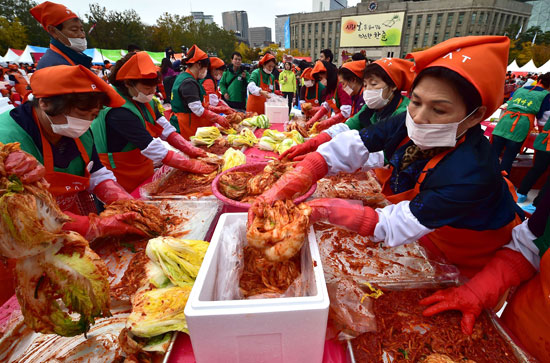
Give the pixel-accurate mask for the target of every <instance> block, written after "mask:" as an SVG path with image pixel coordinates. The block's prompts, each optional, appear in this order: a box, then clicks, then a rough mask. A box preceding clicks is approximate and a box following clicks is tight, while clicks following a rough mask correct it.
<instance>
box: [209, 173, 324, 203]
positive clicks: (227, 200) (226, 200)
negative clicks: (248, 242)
mask: <svg viewBox="0 0 550 363" xmlns="http://www.w3.org/2000/svg"><path fill="white" fill-rule="evenodd" d="M267 164H268V163H250V164H244V165H239V166H236V167H234V168H231V169H227V170H226V171H224V172H222V173H220V174H218V176H217V177H216V179H214V180H213V181H212V193H214V195H215V196H216V197H217V198H218V199H219V200H221V201H222V202H223V203H224V204H225V205H227V206H229V208H226V209H225V211H226V212H242V211H247V210H248V209H249V208H250V203H242V202H239V201H237V200H233V199H230V198H228V197H226V196H225V195H223V194H222V193H221V192H220V190H219V189H218V182H219V180H220V178H221V176H222V175H224V174H227V173H232V172H234V171H242V172H247V173H251V174H253V175H256V174H258V173H260V172H262V171H263V170H264V168H265V167H266V165H267ZM316 188H317V183H314V184H313V185H312V186H311V188H309V190H308V191H307V192H306V193H305V194H303V195H301V196H299V197H298V198H296V199H294V203H295V204H298V203H302V202H304V201H305V200H306V199H307V198H309V197H310V196H311V195H312V194H313V193H314V192H315V189H316Z"/></svg>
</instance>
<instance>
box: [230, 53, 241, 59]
mask: <svg viewBox="0 0 550 363" xmlns="http://www.w3.org/2000/svg"><path fill="white" fill-rule="evenodd" d="M235 56H238V57H241V59H243V56H242V55H241V53H239V52H233V54H231V59H233V58H234V57H235Z"/></svg>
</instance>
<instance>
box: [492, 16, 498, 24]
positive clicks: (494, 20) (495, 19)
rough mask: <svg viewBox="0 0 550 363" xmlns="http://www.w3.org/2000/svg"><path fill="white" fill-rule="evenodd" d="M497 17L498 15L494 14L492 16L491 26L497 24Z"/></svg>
mask: <svg viewBox="0 0 550 363" xmlns="http://www.w3.org/2000/svg"><path fill="white" fill-rule="evenodd" d="M497 17H498V13H495V15H494V16H493V26H495V24H496V23H497Z"/></svg>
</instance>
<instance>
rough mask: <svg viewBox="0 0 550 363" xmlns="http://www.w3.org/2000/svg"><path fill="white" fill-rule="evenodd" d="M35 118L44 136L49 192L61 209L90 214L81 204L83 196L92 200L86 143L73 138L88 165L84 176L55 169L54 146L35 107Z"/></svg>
mask: <svg viewBox="0 0 550 363" xmlns="http://www.w3.org/2000/svg"><path fill="white" fill-rule="evenodd" d="M33 118H34V120H35V122H36V124H37V125H38V130H39V131H40V137H41V138H42V155H43V157H44V167H45V168H46V175H45V177H44V178H45V179H46V180H47V181H48V183H50V188H49V192H50V193H52V195H53V196H54V197H55V198H56V200H57V204H58V205H59V207H60V208H61V210H63V211H70V212H73V213H76V214H82V215H86V214H88V213H89V212H90V211H89V210H83V209H88V208H83V206H82V205H80V202H81V200H80V198H81V197H88V201H91V198H90V197H91V196H90V193H88V191H87V190H88V188H89V186H90V172H89V171H88V168H87V166H88V164H89V163H90V158H89V157H88V153H87V152H86V149H85V148H84V145H82V141H80V139H78V138H77V139H73V140H74V141H75V143H76V147H77V148H78V151H80V156H81V157H82V159H83V160H84V164H85V165H86V167H85V168H84V176H78V175H72V174H68V173H62V172H57V171H54V166H53V153H52V147H51V146H50V143H49V142H48V140H47V139H46V137H45V136H44V132H43V130H42V126H41V125H40V122H38V119H37V117H36V111H35V110H34V109H33ZM92 202H93V201H92ZM94 208H95V207H94ZM87 212H88V213H87Z"/></svg>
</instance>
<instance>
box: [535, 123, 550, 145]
mask: <svg viewBox="0 0 550 363" xmlns="http://www.w3.org/2000/svg"><path fill="white" fill-rule="evenodd" d="M543 130H544V131H548V130H550V120H548V121H546V123H545V124H544V128H543ZM547 136H549V143H550V133H544V132H541V133H540V134H538V135H537V137H536V138H535V142H534V143H533V148H534V149H535V150H539V151H546V152H550V149H546V143H543V141H544V140H545V139H546V137H547Z"/></svg>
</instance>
